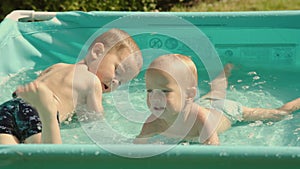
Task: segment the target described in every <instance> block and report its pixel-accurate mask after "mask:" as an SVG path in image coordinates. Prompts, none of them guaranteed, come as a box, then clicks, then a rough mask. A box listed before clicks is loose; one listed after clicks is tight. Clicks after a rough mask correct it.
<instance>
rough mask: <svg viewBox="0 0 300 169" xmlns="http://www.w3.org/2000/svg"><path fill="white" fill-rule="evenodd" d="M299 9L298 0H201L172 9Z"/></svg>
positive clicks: (299, 0) (299, 2)
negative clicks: (193, 4) (202, 0)
mask: <svg viewBox="0 0 300 169" xmlns="http://www.w3.org/2000/svg"><path fill="white" fill-rule="evenodd" d="M270 10H300V0H219V1H213V0H212V1H210V3H208V2H206V3H204V2H201V3H199V4H198V5H195V6H193V7H190V8H186V7H181V6H176V7H173V8H172V11H177V12H184V11H187V12H196V11H205V12H206V11H270Z"/></svg>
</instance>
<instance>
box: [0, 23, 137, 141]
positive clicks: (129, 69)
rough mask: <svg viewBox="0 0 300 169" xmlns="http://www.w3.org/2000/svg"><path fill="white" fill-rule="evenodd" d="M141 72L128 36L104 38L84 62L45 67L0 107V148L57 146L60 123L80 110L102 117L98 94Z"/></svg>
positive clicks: (112, 32) (115, 33)
mask: <svg viewBox="0 0 300 169" xmlns="http://www.w3.org/2000/svg"><path fill="white" fill-rule="evenodd" d="M141 67H142V56H141V52H140V50H139V47H138V46H137V44H136V43H135V42H134V40H133V39H132V38H131V37H130V35H129V34H127V33H126V32H124V31H122V30H119V29H111V30H109V31H107V32H104V33H103V34H101V35H100V36H99V37H97V38H96V39H95V40H94V41H93V43H92V44H91V45H90V47H89V50H88V53H87V55H86V56H85V58H84V59H83V60H81V61H79V62H78V63H76V64H65V63H58V64H55V65H53V66H51V67H49V68H48V69H46V70H45V71H43V72H42V73H41V74H40V75H39V77H38V78H37V79H35V80H34V81H33V82H31V83H29V84H27V85H24V86H19V87H18V88H17V90H16V92H15V96H17V97H16V98H14V99H12V100H10V101H8V102H6V103H4V104H2V105H1V106H0V143H1V144H17V143H61V142H62V140H61V137H60V130H59V122H60V121H65V120H66V119H67V118H69V117H70V116H72V115H73V112H74V111H75V110H76V109H77V108H78V107H79V106H80V107H84V108H86V110H87V111H93V112H95V113H98V115H99V116H100V117H101V116H102V114H103V107H102V93H105V92H110V91H113V90H115V89H116V88H118V87H119V86H120V85H121V84H122V83H126V82H127V81H129V80H130V79H132V78H134V77H135V76H136V75H137V74H138V72H139V71H140V69H141ZM27 103H30V105H29V104H27Z"/></svg>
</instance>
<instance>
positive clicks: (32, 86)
mask: <svg viewBox="0 0 300 169" xmlns="http://www.w3.org/2000/svg"><path fill="white" fill-rule="evenodd" d="M16 93H17V95H18V96H20V97H21V98H22V99H24V100H25V101H26V102H28V103H30V104H31V105H32V106H33V107H35V108H36V110H37V112H38V113H39V116H40V119H41V122H42V127H43V129H42V143H54V144H60V143H62V140H61V136H60V128H59V122H58V119H57V106H56V103H55V101H54V98H53V93H52V92H51V91H50V90H49V88H48V87H47V86H46V85H44V84H43V83H40V82H37V81H34V82H31V83H29V84H27V85H25V86H20V87H18V89H17V90H16Z"/></svg>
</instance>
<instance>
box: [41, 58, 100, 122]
mask: <svg viewBox="0 0 300 169" xmlns="http://www.w3.org/2000/svg"><path fill="white" fill-rule="evenodd" d="M95 77H96V76H95V75H94V74H92V73H91V72H89V71H88V69H87V67H86V66H85V65H83V64H75V65H73V64H64V63H59V64H55V65H53V66H51V67H49V68H48V69H46V70H45V71H44V72H42V73H41V75H40V76H39V77H38V78H37V79H36V80H37V81H38V82H42V83H43V84H45V85H46V86H47V87H48V88H49V90H50V91H51V92H52V94H53V99H54V100H55V102H56V103H57V109H58V111H59V114H60V120H61V121H64V120H65V119H67V118H68V117H69V116H70V115H72V113H73V111H74V109H75V108H76V105H78V104H80V105H85V104H86V103H87V96H88V94H89V91H90V89H91V87H93V85H94V83H95V82H94V81H95V80H96V79H97V78H95Z"/></svg>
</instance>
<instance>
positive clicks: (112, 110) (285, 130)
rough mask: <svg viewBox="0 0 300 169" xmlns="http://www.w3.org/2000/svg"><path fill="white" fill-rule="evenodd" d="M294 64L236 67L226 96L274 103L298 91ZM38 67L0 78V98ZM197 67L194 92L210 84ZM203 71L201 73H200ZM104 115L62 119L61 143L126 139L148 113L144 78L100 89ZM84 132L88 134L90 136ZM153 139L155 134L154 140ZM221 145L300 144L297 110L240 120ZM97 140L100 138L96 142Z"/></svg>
mask: <svg viewBox="0 0 300 169" xmlns="http://www.w3.org/2000/svg"><path fill="white" fill-rule="evenodd" d="M297 72H299V70H288V69H287V70H275V71H274V70H272V71H271V70H252V69H250V68H236V69H235V70H233V72H232V76H231V77H230V78H229V87H228V93H227V96H226V97H227V98H228V99H231V100H237V101H239V102H241V103H242V104H243V105H244V106H247V107H264V108H276V107H280V106H281V105H282V104H283V103H285V102H287V101H290V100H292V99H294V98H296V97H299V94H300V92H299V90H300V79H299V78H298V77H299V75H298V73H297ZM38 73H39V72H38V71H34V70H32V69H29V70H22V71H20V72H19V73H17V74H14V75H10V76H6V77H4V78H1V79H0V96H1V97H0V101H1V103H3V102H4V101H6V100H8V99H10V98H11V93H12V92H13V91H14V90H15V88H16V86H17V85H19V84H24V83H27V82H29V81H30V80H31V79H34V78H36V77H37V75H38ZM204 74H205V72H199V94H200V95H202V94H204V93H205V92H208V90H209V85H208V82H209V79H208V78H207V77H206V76H205V75H204ZM202 75H203V76H202ZM103 104H104V108H105V114H106V120H105V121H98V122H97V120H96V121H93V122H81V123H79V122H78V119H80V118H82V117H79V115H78V116H75V117H74V118H73V119H70V120H69V121H68V122H66V123H62V124H61V128H62V131H61V133H62V137H63V141H64V143H78V144H81V143H92V142H94V141H99V140H102V141H101V142H100V144H108V143H112V144H118V143H126V144H131V143H132V139H133V138H134V137H135V136H136V135H137V134H138V133H139V131H140V129H141V126H142V122H143V121H144V120H145V119H146V118H147V116H148V115H149V114H150V113H149V111H148V109H147V106H146V92H145V84H144V81H143V78H142V77H139V78H136V79H134V80H132V81H131V82H130V83H129V84H128V85H125V86H122V87H121V88H120V89H118V90H116V91H115V92H113V93H106V94H104V100H103ZM88 135H89V136H93V137H92V139H90V138H89V137H88ZM155 139H156V140H155ZM220 140H221V144H222V145H265V146H281V145H283V146H300V112H299V111H298V112H296V113H295V114H293V115H291V116H288V117H286V118H285V119H284V120H282V121H279V122H262V121H256V122H252V123H240V124H237V125H235V126H234V127H232V128H231V129H229V130H228V131H226V132H224V133H222V134H221V135H220ZM152 141H153V142H155V143H157V142H159V143H161V144H167V143H172V141H170V139H166V138H161V137H154V138H153V140H152ZM98 143H99V142H98Z"/></svg>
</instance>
